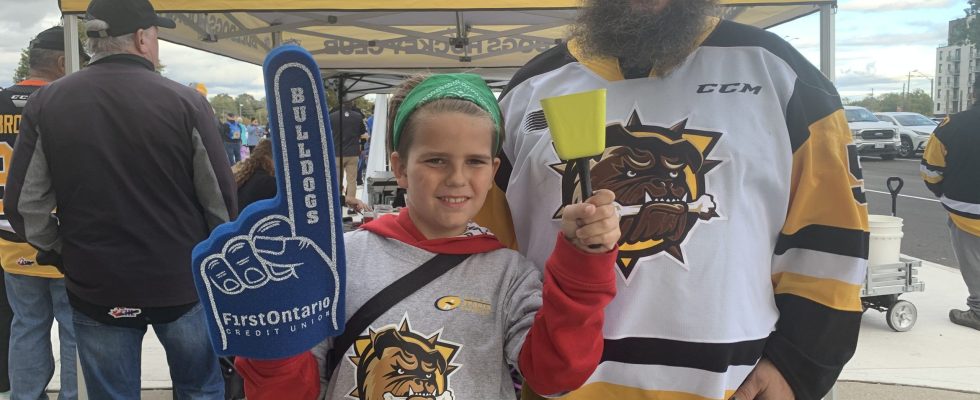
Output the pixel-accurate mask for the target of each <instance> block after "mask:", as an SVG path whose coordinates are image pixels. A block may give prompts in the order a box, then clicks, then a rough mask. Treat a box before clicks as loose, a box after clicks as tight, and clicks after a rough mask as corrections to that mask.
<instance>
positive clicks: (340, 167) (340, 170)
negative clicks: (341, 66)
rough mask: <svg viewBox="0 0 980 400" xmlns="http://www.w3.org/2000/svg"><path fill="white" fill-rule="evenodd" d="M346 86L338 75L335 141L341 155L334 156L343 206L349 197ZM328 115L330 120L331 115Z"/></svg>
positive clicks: (342, 76) (341, 76) (341, 75)
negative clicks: (346, 156)
mask: <svg viewBox="0 0 980 400" xmlns="http://www.w3.org/2000/svg"><path fill="white" fill-rule="evenodd" d="M344 84H345V83H344V75H343V74H340V75H338V76H337V121H338V123H337V134H336V135H335V136H334V138H335V139H337V140H334V150H337V152H338V153H340V154H334V156H336V157H337V158H336V159H337V160H339V161H338V163H337V185H338V186H339V187H340V188H341V189H344V190H343V192H342V193H340V197H341V198H342V199H344V201H343V202H342V203H341V204H346V203H347V197H345V196H346V195H345V193H346V192H347V188H345V187H344V182H346V181H345V180H344V172H345V171H344V169H345V168H344V92H345V90H344ZM327 115H328V119H329V114H327ZM354 191H357V188H354Z"/></svg>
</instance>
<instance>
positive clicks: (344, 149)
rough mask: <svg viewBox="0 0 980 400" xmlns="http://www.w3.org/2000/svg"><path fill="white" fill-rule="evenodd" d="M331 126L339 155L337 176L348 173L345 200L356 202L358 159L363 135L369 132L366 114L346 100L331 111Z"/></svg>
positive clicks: (336, 153) (337, 155) (337, 154)
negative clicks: (338, 107)
mask: <svg viewBox="0 0 980 400" xmlns="http://www.w3.org/2000/svg"><path fill="white" fill-rule="evenodd" d="M330 127H331V129H333V135H334V138H333V142H334V145H335V146H336V149H335V151H336V152H335V153H334V155H335V156H336V157H337V176H338V177H340V176H344V175H345V174H346V175H347V184H346V185H345V186H344V200H345V201H346V202H347V203H352V202H354V198H355V192H356V191H357V183H356V182H355V179H356V178H357V159H358V156H359V155H360V153H361V149H360V142H361V136H362V135H366V134H367V127H366V126H365V125H364V114H361V112H360V111H359V110H358V109H357V108H356V107H354V103H353V102H351V101H349V100H348V101H345V102H344V104H343V106H341V108H340V109H339V110H335V111H334V112H332V113H330Z"/></svg>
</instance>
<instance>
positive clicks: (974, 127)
mask: <svg viewBox="0 0 980 400" xmlns="http://www.w3.org/2000/svg"><path fill="white" fill-rule="evenodd" d="M977 89H980V83H975V84H974V87H973V95H974V106H973V108H970V109H969V110H966V111H963V112H961V113H958V114H956V115H953V116H951V117H949V118H947V119H946V120H945V121H943V123H942V124H940V125H939V127H938V128H936V131H935V132H934V133H933V135H932V138H930V139H929V144H928V145H927V146H926V150H925V153H924V154H923V155H922V165H921V167H920V168H919V169H920V171H921V174H922V179H923V180H925V183H926V187H928V188H929V190H931V191H932V192H933V193H934V194H935V195H936V197H939V200H940V201H941V202H942V204H943V207H944V208H945V209H946V211H948V212H949V220H948V222H947V225H948V226H949V234H950V238H951V239H952V242H953V252H954V253H955V254H956V260H957V261H958V262H959V264H960V273H962V274H963V281H964V282H966V287H967V289H968V291H969V293H970V295H969V297H968V298H967V299H966V305H967V307H968V309H967V310H956V309H953V310H949V320H950V321H952V322H953V323H954V324H957V325H962V326H965V327H968V328H973V329H976V330H980V157H977V155H980V128H978V127H980V107H977V106H976V97H975V96H976V94H977Z"/></svg>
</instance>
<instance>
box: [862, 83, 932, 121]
mask: <svg viewBox="0 0 980 400" xmlns="http://www.w3.org/2000/svg"><path fill="white" fill-rule="evenodd" d="M845 104H847V105H849V106H860V107H864V108H867V109H868V110H870V111H871V112H888V111H899V110H900V109H901V111H908V112H915V113H919V114H922V115H926V116H932V113H933V102H932V96H930V95H929V94H928V93H926V92H925V91H923V90H922V89H916V90H914V91H912V93H909V94H908V97H907V98H906V97H905V96H902V94H901V93H885V94H881V95H878V96H876V97H871V96H867V97H865V98H863V99H861V100H856V101H852V100H847V101H845Z"/></svg>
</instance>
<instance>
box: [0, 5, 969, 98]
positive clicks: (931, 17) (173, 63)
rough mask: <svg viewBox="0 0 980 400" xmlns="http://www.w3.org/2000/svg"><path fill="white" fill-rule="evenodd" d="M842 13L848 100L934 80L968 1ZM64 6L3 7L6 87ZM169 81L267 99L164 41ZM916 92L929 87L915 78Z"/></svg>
mask: <svg viewBox="0 0 980 400" xmlns="http://www.w3.org/2000/svg"><path fill="white" fill-rule="evenodd" d="M838 4H839V6H840V9H839V11H838V14H837V82H836V83H837V86H838V88H839V90H840V92H841V94H842V95H844V96H845V97H852V98H858V97H863V96H864V95H867V94H869V93H871V91H872V90H874V93H875V94H880V93H884V92H899V91H901V90H902V85H903V83H904V82H905V81H906V78H907V74H908V73H909V72H910V71H913V70H919V71H922V72H923V73H924V74H926V75H929V76H934V71H935V57H936V47H938V46H943V45H945V44H946V31H947V26H948V21H949V20H951V19H955V18H959V17H961V16H963V15H964V14H963V9H964V8H966V7H967V2H966V0H841V1H840V2H839V3H838ZM59 19H60V13H59V11H58V2H57V0H0V38H2V40H0V87H6V86H9V85H11V84H12V82H11V77H12V76H13V71H14V69H15V68H16V67H17V62H18V60H19V59H20V50H21V49H22V48H24V47H25V46H26V45H27V43H28V42H29V41H30V39H31V37H33V36H34V35H35V34H37V32H40V31H42V30H44V29H46V28H48V27H50V26H53V25H56V24H57V23H58V22H59ZM773 31H774V32H776V33H778V34H779V35H781V36H783V37H785V38H786V39H787V40H789V41H790V43H792V44H793V45H794V46H796V47H797V48H798V49H800V51H801V52H803V54H804V55H806V56H807V58H809V59H810V61H811V62H813V63H814V64H815V65H819V63H820V58H819V17H818V16H817V15H812V16H809V17H806V18H801V19H799V20H796V21H793V22H790V23H787V24H785V25H783V26H780V27H777V28H774V29H773ZM160 58H161V60H162V62H163V63H164V64H165V65H166V67H167V68H166V72H165V74H166V76H167V77H169V78H171V79H173V80H176V81H178V82H182V83H187V82H204V83H205V84H206V85H207V86H208V90H209V92H210V94H212V95H214V94H218V93H229V94H239V93H251V94H252V95H254V96H256V97H263V96H264V94H263V92H264V89H263V84H262V75H261V68H260V67H259V66H256V65H252V64H248V63H244V62H240V61H236V60H233V59H230V58H225V57H221V56H216V55H212V54H209V53H205V52H202V51H198V50H193V49H189V48H186V47H182V46H178V45H174V44H170V43H166V42H162V43H161V46H160ZM911 83H912V85H911V86H912V88H913V89H916V88H921V89H923V90H926V91H928V90H929V81H928V80H927V79H925V78H922V77H921V76H919V75H917V74H913V76H912V82H911Z"/></svg>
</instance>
